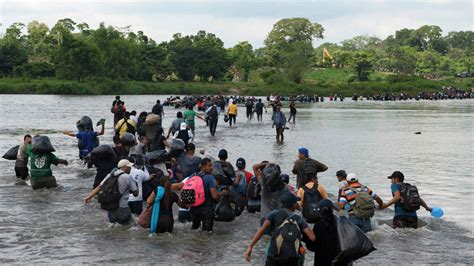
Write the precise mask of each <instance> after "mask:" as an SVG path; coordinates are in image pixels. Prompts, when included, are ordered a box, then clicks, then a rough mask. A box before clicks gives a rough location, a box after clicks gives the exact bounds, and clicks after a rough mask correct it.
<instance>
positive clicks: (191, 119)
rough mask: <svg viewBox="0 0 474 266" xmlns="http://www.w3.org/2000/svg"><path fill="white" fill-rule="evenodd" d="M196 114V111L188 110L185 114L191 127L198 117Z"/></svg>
mask: <svg viewBox="0 0 474 266" xmlns="http://www.w3.org/2000/svg"><path fill="white" fill-rule="evenodd" d="M196 114H197V113H196V111H194V110H186V111H185V112H184V114H183V116H184V119H185V120H186V123H188V125H189V126H190V127H192V126H194V117H196Z"/></svg>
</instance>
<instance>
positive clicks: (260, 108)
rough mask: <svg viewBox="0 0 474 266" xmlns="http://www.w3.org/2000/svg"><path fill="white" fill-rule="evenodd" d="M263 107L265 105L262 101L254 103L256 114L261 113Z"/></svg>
mask: <svg viewBox="0 0 474 266" xmlns="http://www.w3.org/2000/svg"><path fill="white" fill-rule="evenodd" d="M263 107H265V105H264V104H263V103H262V102H258V103H256V104H255V111H256V112H257V114H263Z"/></svg>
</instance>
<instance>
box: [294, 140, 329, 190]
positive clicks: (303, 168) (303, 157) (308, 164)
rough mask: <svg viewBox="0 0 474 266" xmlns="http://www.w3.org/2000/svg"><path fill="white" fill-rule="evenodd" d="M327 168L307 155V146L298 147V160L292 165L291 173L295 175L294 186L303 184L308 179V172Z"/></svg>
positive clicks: (322, 170)
mask: <svg viewBox="0 0 474 266" xmlns="http://www.w3.org/2000/svg"><path fill="white" fill-rule="evenodd" d="M326 170H328V167H327V166H326V165H325V164H323V163H321V162H319V161H316V160H314V159H313V158H310V157H309V150H308V149H307V148H299V149H298V160H296V161H295V163H294V165H293V170H292V173H293V174H295V175H296V186H297V187H298V188H300V187H302V186H304V185H305V184H306V183H307V182H309V181H310V179H309V178H308V174H311V173H313V174H314V173H316V175H317V173H320V172H324V171H326Z"/></svg>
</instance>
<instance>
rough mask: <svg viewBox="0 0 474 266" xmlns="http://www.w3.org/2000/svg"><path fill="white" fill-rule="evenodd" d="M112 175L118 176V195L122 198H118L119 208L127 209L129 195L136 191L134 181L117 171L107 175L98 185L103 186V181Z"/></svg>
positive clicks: (127, 175)
mask: <svg viewBox="0 0 474 266" xmlns="http://www.w3.org/2000/svg"><path fill="white" fill-rule="evenodd" d="M112 175H114V176H118V175H120V176H119V177H118V189H119V192H120V195H122V196H121V197H120V200H119V207H120V208H127V209H128V198H129V195H130V193H131V192H132V191H138V187H137V184H136V183H135V181H134V180H133V178H132V177H131V176H130V175H129V174H127V173H125V172H123V171H122V170H120V169H118V170H117V171H115V172H113V173H111V174H109V175H107V177H105V178H104V180H102V182H101V183H100V185H101V186H102V185H104V183H105V181H107V179H109V178H110V177H111V176H112Z"/></svg>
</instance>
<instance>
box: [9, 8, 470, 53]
mask: <svg viewBox="0 0 474 266" xmlns="http://www.w3.org/2000/svg"><path fill="white" fill-rule="evenodd" d="M473 13H474V10H473V1H472V0H431V1H428V0H412V1H408V0H362V1H358V0H324V1H318V0H313V1H298V0H293V1H289V0H287V1H259V0H248V1H247V0H233V1H231V0H220V1H217V0H208V1H201V0H188V1H160V0H154V1H151V0H150V1H125V0H103V1H90V0H82V1H76V0H62V1H46V0H35V1H10V0H0V23H1V24H2V26H0V32H2V33H3V32H4V31H5V29H6V28H7V27H8V26H9V25H11V24H12V23H13V22H23V23H25V24H27V23H28V22H30V21H32V20H38V21H40V22H44V23H46V24H47V25H48V26H50V27H51V26H52V25H54V24H55V22H56V21H57V20H58V19H61V18H71V19H72V20H74V21H75V22H77V23H80V22H87V23H88V24H89V26H90V27H91V28H96V27H97V26H98V25H99V23H100V22H105V23H106V24H107V25H113V26H119V27H124V26H128V25H130V26H132V30H133V31H138V30H142V31H144V32H145V34H146V35H148V36H150V37H151V38H153V39H154V40H156V41H157V42H161V41H167V40H169V39H170V38H171V36H172V35H173V34H174V33H177V32H180V33H182V34H194V33H196V32H197V31H199V30H205V31H208V32H212V33H214V34H216V35H217V36H218V37H220V38H221V39H222V40H223V41H224V43H225V46H226V47H231V46H233V45H235V44H236V43H238V42H240V41H249V42H250V43H251V44H252V45H253V46H254V47H255V48H258V47H261V46H263V41H264V39H265V38H266V36H267V34H268V32H269V31H270V30H271V29H272V27H273V24H275V23H276V22H277V21H278V20H280V19H282V18H291V17H306V18H309V19H310V20H311V21H313V22H317V23H320V24H321V25H323V27H324V29H325V32H324V40H322V41H318V42H316V43H315V44H316V45H317V44H319V43H322V42H340V41H342V40H345V39H349V38H351V37H354V36H356V35H363V34H367V35H371V36H377V37H379V38H382V39H383V38H385V37H387V36H388V35H391V34H394V33H395V31H396V30H398V29H401V28H418V27H420V26H422V25H426V24H428V25H438V26H440V27H441V28H442V29H443V31H444V34H447V33H448V32H449V31H460V30H473V25H474V22H473Z"/></svg>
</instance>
